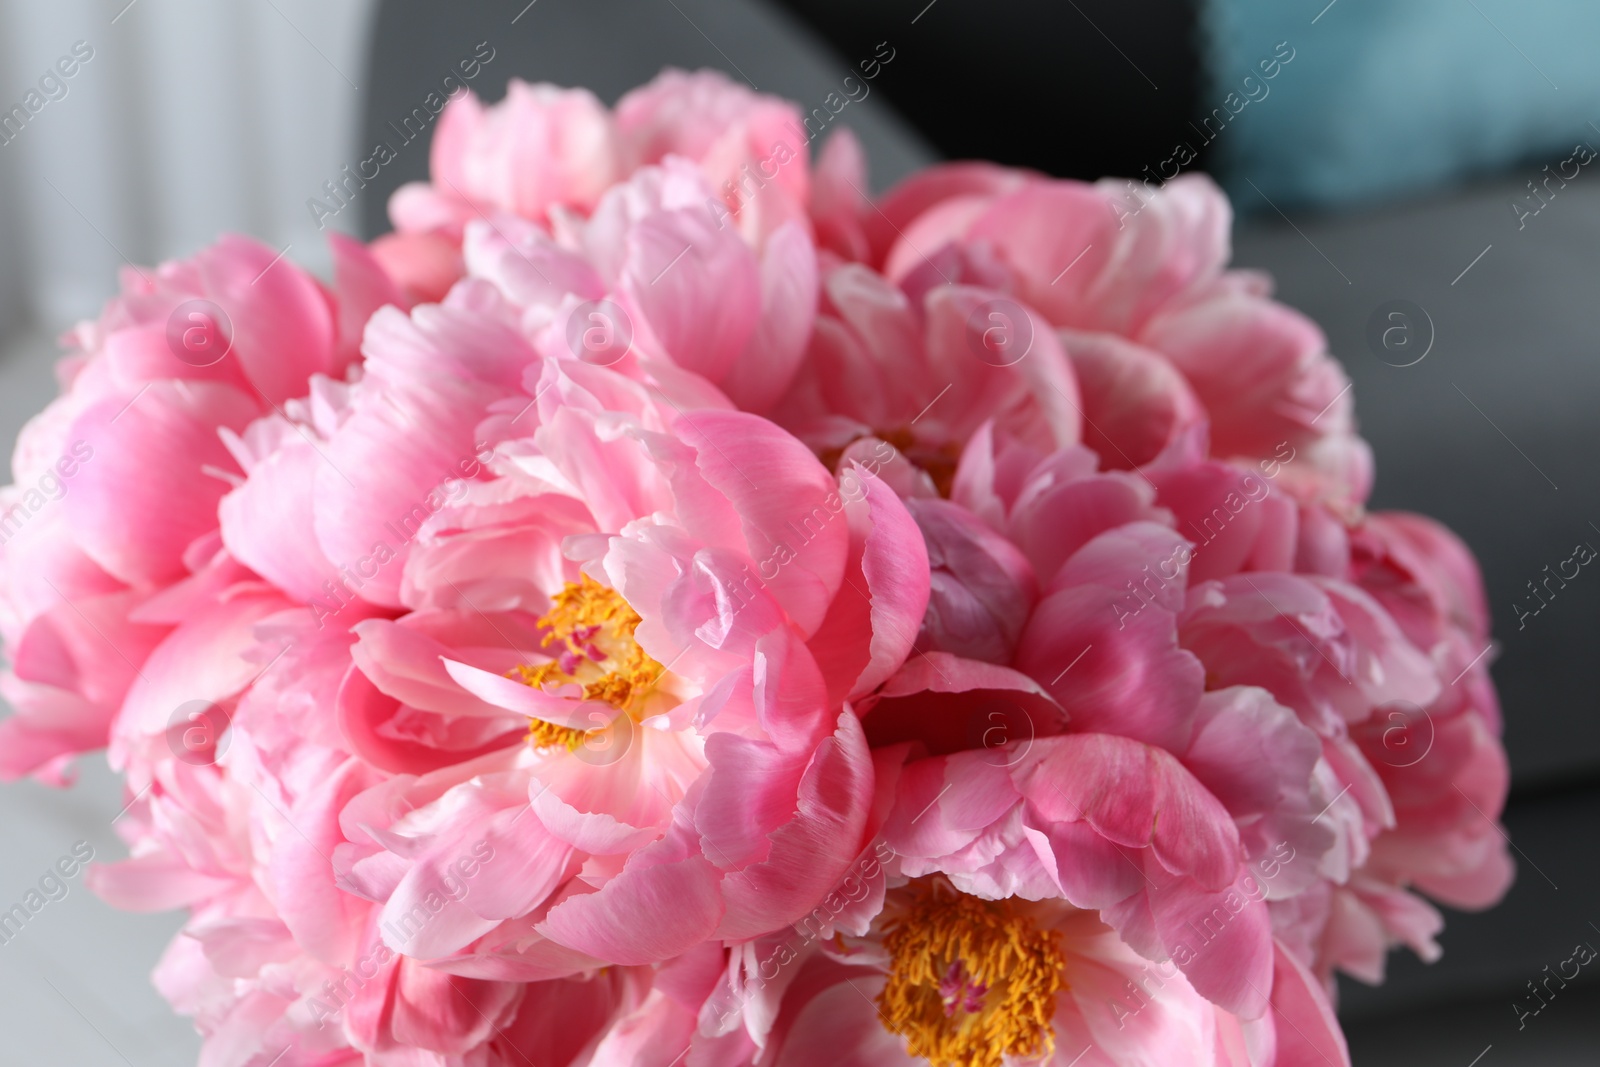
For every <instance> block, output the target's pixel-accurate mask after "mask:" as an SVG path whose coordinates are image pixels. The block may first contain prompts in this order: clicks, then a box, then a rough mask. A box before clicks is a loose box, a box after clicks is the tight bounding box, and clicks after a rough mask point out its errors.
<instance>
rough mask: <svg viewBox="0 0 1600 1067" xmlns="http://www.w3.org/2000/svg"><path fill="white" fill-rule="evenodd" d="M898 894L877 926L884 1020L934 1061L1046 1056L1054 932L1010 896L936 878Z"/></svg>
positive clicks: (1054, 987)
mask: <svg viewBox="0 0 1600 1067" xmlns="http://www.w3.org/2000/svg"><path fill="white" fill-rule="evenodd" d="M896 895H897V896H899V898H900V899H899V900H898V901H897V902H896V903H895V905H894V907H893V910H892V912H891V917H890V918H889V919H888V921H887V922H886V923H885V925H884V936H883V947H884V949H885V950H886V951H887V952H888V953H889V957H890V961H891V962H890V966H889V980H888V982H887V983H886V984H885V985H884V987H883V992H881V993H879V994H878V1010H879V1012H880V1013H881V1015H882V1018H883V1020H884V1026H885V1027H886V1028H887V1029H888V1030H889V1031H890V1032H891V1033H895V1034H900V1035H902V1036H903V1037H905V1039H906V1045H907V1050H908V1051H909V1052H910V1053H911V1054H912V1055H913V1056H921V1057H922V1058H923V1059H926V1060H928V1061H929V1062H930V1063H932V1064H933V1065H934V1067H1000V1063H1001V1061H1002V1058H1003V1057H1005V1056H1008V1055H1009V1056H1017V1057H1024V1058H1027V1057H1034V1056H1048V1055H1049V1054H1050V1053H1051V1052H1052V1051H1053V1050H1054V1049H1055V1027H1054V1026H1053V1025H1052V1023H1051V1018H1052V1016H1054V1014H1055V1006H1056V994H1057V993H1058V992H1059V991H1060V990H1061V988H1062V977H1061V973H1062V967H1063V965H1064V963H1065V959H1064V957H1063V956H1062V952H1061V948H1060V945H1059V943H1058V938H1057V934H1056V932H1055V931H1054V930H1050V929H1043V930H1041V929H1040V928H1039V926H1038V924H1037V923H1035V922H1034V920H1033V919H1032V918H1031V917H1030V916H1029V915H1027V914H1026V913H1025V912H1024V911H1023V910H1022V909H1021V907H1020V906H1019V904H1018V902H1016V901H1014V900H982V899H980V898H978V897H974V896H968V895H967V894H965V893H961V892H958V891H957V890H956V889H955V888H954V887H952V886H951V885H950V883H949V882H947V881H945V880H944V879H942V878H931V879H921V880H918V881H915V882H912V883H911V884H910V885H908V886H906V887H905V889H904V890H902V891H900V893H898V894H896Z"/></svg>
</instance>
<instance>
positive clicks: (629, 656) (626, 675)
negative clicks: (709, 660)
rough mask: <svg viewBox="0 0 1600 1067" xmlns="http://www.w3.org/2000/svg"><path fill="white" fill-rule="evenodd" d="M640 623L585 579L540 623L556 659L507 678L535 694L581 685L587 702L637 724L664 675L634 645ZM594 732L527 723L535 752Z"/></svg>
mask: <svg viewBox="0 0 1600 1067" xmlns="http://www.w3.org/2000/svg"><path fill="white" fill-rule="evenodd" d="M640 621H641V620H640V618H639V613H638V612H636V611H634V610H633V608H632V607H630V606H629V605H628V602H627V601H626V600H624V599H623V598H622V594H620V593H618V592H617V591H616V590H615V589H611V588H608V587H607V586H603V585H601V584H600V583H599V582H597V581H595V580H594V579H593V578H590V577H589V576H588V575H587V574H585V575H583V576H581V577H580V578H579V580H578V581H576V582H568V583H567V584H566V585H565V586H563V587H562V589H561V591H560V592H559V593H557V594H556V595H555V596H554V597H552V598H551V605H550V610H549V611H548V612H547V613H546V614H545V615H544V616H543V617H541V618H540V619H539V626H540V627H542V628H543V629H544V631H545V636H544V641H543V645H544V647H545V648H547V649H551V650H552V651H553V652H554V657H553V658H552V659H551V660H550V661H549V662H547V663H540V664H535V665H528V664H524V665H522V666H519V667H514V668H512V670H511V671H510V673H509V675H508V677H512V678H516V679H517V680H518V681H520V682H522V683H523V684H525V685H530V686H533V687H535V688H537V689H547V688H557V687H562V686H567V685H578V686H580V687H582V691H583V699H584V700H599V701H603V702H605V703H607V704H610V705H611V706H612V707H614V708H616V709H618V710H619V711H622V712H623V713H625V714H628V715H632V716H633V717H634V718H635V719H637V718H639V714H638V713H639V711H640V710H641V708H642V706H643V703H644V701H645V699H646V698H647V697H649V696H650V694H651V693H652V692H654V690H655V685H656V683H657V682H658V681H660V680H661V676H662V675H663V674H664V673H665V669H664V668H663V667H662V666H661V664H659V663H657V662H656V661H655V660H653V659H651V658H650V657H649V656H648V655H646V654H645V651H644V649H642V648H640V647H639V642H638V641H635V640H634V637H633V631H634V629H635V628H636V627H637V626H638V625H639V623H640ZM592 732H593V731H589V730H581V729H578V728H577V727H575V726H562V725H560V724H559V723H553V722H546V721H545V720H543V719H534V718H530V719H529V720H528V742H529V743H530V744H532V745H533V746H534V747H535V748H554V747H556V746H558V745H560V746H565V747H566V748H568V749H576V748H577V747H578V746H579V745H581V744H583V740H584V738H585V737H587V736H589V734H590V733H592Z"/></svg>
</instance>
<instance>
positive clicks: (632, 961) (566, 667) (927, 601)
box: [0, 72, 1512, 1067]
mask: <svg viewBox="0 0 1600 1067" xmlns="http://www.w3.org/2000/svg"><path fill="white" fill-rule="evenodd" d="M807 141H808V139H807V138H806V136H805V131H804V128H803V127H802V125H801V123H800V116H799V114H798V111H797V110H796V109H795V108H794V107H792V106H791V105H789V104H787V103H785V102H783V101H780V100H776V99H773V98H770V97H765V96H759V95H756V94H754V93H752V92H749V91H747V90H745V89H744V88H743V87H741V86H737V85H734V84H732V83H730V82H729V81H727V80H725V79H724V78H722V77H721V76H719V75H715V74H710V73H700V74H685V73H681V72H668V73H666V74H663V75H662V76H661V77H660V78H659V79H657V80H656V81H655V82H653V83H651V84H650V85H648V86H646V87H644V88H642V89H639V90H637V91H636V92H634V93H632V94H630V95H629V96H627V97H626V98H624V99H623V100H622V101H621V103H620V104H619V105H618V106H617V107H616V108H615V110H608V109H606V108H605V107H603V106H602V105H601V104H600V103H599V102H598V101H596V100H595V99H594V98H593V97H592V96H591V95H589V94H588V93H586V92H584V91H581V90H559V89H556V88H553V87H550V86H529V85H524V84H521V83H513V84H512V86H511V89H510V91H509V93H508V95H507V97H506V99H505V101H504V102H503V103H500V104H497V105H494V106H492V107H485V106H483V105H480V104H479V103H478V102H477V101H476V100H474V99H472V98H471V97H470V96H463V97H462V98H460V99H457V100H455V101H454V102H452V104H451V105H450V106H449V108H448V109H447V111H446V112H445V114H444V115H443V116H442V117H441V119H440V122H439V127H438V130H437V133H436V136H435V139H434V144H433V159H432V175H433V177H432V181H431V182H429V183H427V184H418V185H413V186H408V187H406V188H404V189H402V190H401V191H400V192H399V193H398V194H396V196H395V198H394V200H393V202H392V204H391V213H392V215H393V218H394V222H395V225H396V232H395V233H394V234H392V235H390V236H388V237H385V238H382V239H380V240H379V241H377V242H375V243H374V244H373V245H372V246H370V247H367V246H363V245H361V244H359V243H357V242H354V241H350V240H346V239H335V245H334V250H335V253H336V256H335V258H336V262H337V271H336V276H335V278H334V279H333V280H332V282H331V283H324V282H322V281H319V280H317V279H315V278H313V277H311V276H309V275H307V274H305V273H303V272H301V271H300V270H299V269H297V268H296V267H295V266H293V265H292V264H291V263H289V262H283V261H276V260H274V257H273V253H272V250H271V249H269V248H266V247H264V246H261V245H257V244H255V243H253V242H250V241H246V240H243V239H240V238H228V239H225V240H223V241H222V242H221V243H219V244H218V245H215V246H213V247H212V248H210V249H207V250H206V251H204V252H202V253H201V254H200V255H198V256H196V257H194V258H193V259H191V260H188V261H185V262H181V263H173V264H168V265H166V266H163V267H161V268H160V269H159V270H157V271H154V272H152V273H150V274H143V273H138V272H131V273H130V274H129V275H128V276H127V277H126V278H125V279H124V285H123V292H122V295H121V296H119V297H118V298H117V299H115V300H114V301H112V302H111V304H110V305H109V306H108V307H107V309H106V310H105V312H104V313H103V314H102V315H101V317H100V318H99V320H98V321H95V322H92V323H86V324H84V325H82V326H80V327H78V328H77V329H76V330H75V331H73V332H72V333H71V334H69V335H68V337H67V343H68V344H69V345H70V347H71V349H72V352H71V354H70V355H69V356H68V357H67V358H66V359H65V360H64V361H63V363H62V365H61V380H62V383H63V394H62V396H61V397H60V399H58V400H56V401H55V402H54V403H53V404H52V405H51V406H50V407H49V408H48V409H46V410H45V411H44V412H43V413H42V414H41V415H39V416H38V417H37V418H35V419H34V420H33V422H32V423H30V424H29V426H28V428H27V430H26V431H25V433H24V434H23V436H22V439H21V441H20V443H19V445H18V448H17V452H16V456H15V457H14V460H13V473H14V477H15V482H16V485H15V486H14V487H12V488H9V489H6V490H3V491H0V510H5V509H17V510H18V514H19V515H20V516H21V519H24V520H26V522H25V524H24V523H23V522H21V521H19V522H18V523H17V528H16V529H15V531H14V532H13V531H11V530H9V529H8V531H7V532H8V538H7V540H6V541H5V542H4V544H3V545H0V633H3V636H4V639H5V643H6V648H7V650H8V653H9V658H10V666H9V669H8V670H7V672H6V673H5V675H4V677H3V679H0V691H3V693H4V695H5V697H6V698H7V699H8V700H9V701H10V703H11V704H12V705H13V707H14V709H15V711H14V714H13V715H12V717H11V718H9V719H8V720H6V721H5V722H4V723H3V724H0V773H3V774H5V775H6V776H8V777H18V776H22V775H29V774H31V775H36V776H40V777H43V778H46V779H50V780H55V781H63V780H65V779H66V778H67V777H68V776H69V772H70V764H71V761H72V760H73V758H74V757H75V756H77V755H78V754H80V753H83V752H85V751H89V750H93V749H97V748H100V747H106V748H108V750H109V758H110V760H111V762H112V765H113V766H114V767H115V768H117V769H118V770H119V771H120V772H121V773H123V774H124V775H125V777H126V783H127V797H128V800H129V807H128V810H127V813H126V814H125V815H124V816H123V817H122V818H120V819H119V820H118V827H119V830H120V831H121V832H122V833H123V835H124V837H125V838H126V840H127V844H128V848H129V853H130V855H129V857H128V858H127V859H125V860H122V861H120V862H116V863H111V864H108V865H101V866H96V867H93V868H91V870H90V872H89V874H88V879H89V881H90V884H91V885H92V886H93V888H94V889H95V890H96V891H97V892H98V893H100V894H102V895H103V896H105V897H106V898H107V899H109V900H111V901H112V902H114V903H116V904H118V905H121V906H124V907H128V908H143V909H160V908H174V907H183V908H187V909H188V911H189V920H188V923H187V925H186V926H185V928H184V931H183V933H182V934H181V935H180V936H179V937H178V938H177V939H176V940H175V941H174V942H173V944H172V946H171V948H170V949H169V950H168V952H167V954H166V956H165V957H164V958H163V960H162V961H161V963H160V965H159V966H158V967H157V969H156V972H155V980H156V983H157V984H158V986H159V987H160V989H161V991H162V992H163V994H165V995H166V996H167V998H168V999H169V1000H170V1001H171V1002H172V1004H173V1006H174V1007H175V1008H176V1009H177V1010H179V1011H181V1012H184V1013H186V1014H190V1015H192V1016H193V1017H194V1019H195V1022H196V1025H197V1026H198V1027H199V1029H200V1031H201V1033H202V1034H203V1035H204V1037H205V1042H206V1050H205V1062H206V1063H208V1064H214V1065H217V1067H263V1065H265V1064H268V1063H273V1064H278V1065H279V1067H335V1065H344V1064H358V1063H365V1064H371V1065H379V1067H492V1065H512V1064H522V1063H538V1064H540V1065H541V1067H566V1065H612V1064H615V1065H624V1064H629V1065H631V1064H657V1065H659V1067H667V1065H669V1064H677V1063H684V1064H691V1065H694V1064H719V1065H739V1064H746V1065H756V1064H759V1065H764V1067H765V1065H781V1067H812V1065H821V1064H863V1065H865V1064H894V1063H907V1064H916V1063H926V1064H933V1065H935V1067H958V1065H960V1067H998V1065H1001V1064H1016V1063H1023V1062H1027V1063H1049V1064H1056V1065H1058V1067H1065V1065H1067V1064H1075V1065H1081V1067H1099V1065H1113V1064H1115V1065H1124V1064H1151V1065H1155V1064H1160V1065H1163V1067H1171V1065H1179V1064H1182V1065H1223V1064H1227V1065H1253V1067H1270V1065H1280V1067H1298V1065H1302V1064H1307V1065H1314V1064H1324V1063H1347V1062H1348V1055H1347V1053H1346V1051H1345V1046H1344V1040H1343V1037H1342V1035H1341V1033H1340V1031H1339V1027H1338V1024H1337V1022H1336V1021H1335V1019H1334V1015H1333V1011H1332V994H1333V988H1334V987H1333V984H1332V983H1333V977H1334V975H1335V973H1336V972H1343V973H1345V974H1348V975H1352V976H1354V977H1356V978H1359V979H1362V980H1365V981H1369V982H1376V981H1380V980H1381V979H1382V977H1383V967H1384V960H1385V956H1386V954H1387V952H1388V951H1389V949H1390V948H1392V947H1393V946H1395V945H1400V944H1404V945H1408V946H1410V947H1411V948H1412V949H1413V950H1414V951H1416V952H1417V953H1418V954H1420V955H1421V956H1423V957H1424V958H1426V959H1432V958H1434V957H1435V956H1436V955H1437V954H1438V951H1439V949H1438V946H1437V945H1436V943H1435V941H1434V935H1435V934H1436V933H1437V932H1438V930H1439V928H1440V925H1441V918H1440V915H1439V913H1438V912H1437V911H1436V910H1435V908H1434V906H1433V904H1431V903H1429V898H1431V899H1432V900H1434V901H1438V902H1442V903H1444V904H1447V905H1449V906H1452V907H1461V908H1470V907H1483V906H1487V905H1489V904H1491V903H1493V902H1494V901H1495V900H1496V899H1497V898H1498V897H1499V896H1500V895H1501V894H1502V893H1503V892H1504V891H1505V889H1506V887H1507V885H1508V883H1509V881H1510V879H1511V876H1512V868H1511V865H1510V863H1509V861H1508V859H1507V856H1506V851H1505V847H1506V846H1505V840H1504V838H1503V836H1502V834H1501V832H1500V829H1499V827H1498V826H1497V825H1496V823H1495V822H1494V821H1493V820H1494V819H1495V817H1496V816H1497V815H1498V813H1499V811H1500V808H1501V805H1502V803H1503V801H1504V798H1505V792H1506V785H1507V771H1506V763H1505V757H1504V753H1503V751H1502V749H1501V746H1500V744H1499V741H1498V736H1499V732H1500V724H1499V718H1498V709H1497V705H1496V701H1495V693H1494V689H1493V685H1492V683H1491V681H1490V678H1489V675H1488V671H1487V667H1486V666H1485V662H1486V657H1485V655H1484V652H1485V650H1486V649H1487V648H1488V647H1489V644H1490V642H1489V637H1488V633H1487V629H1488V624H1487V613H1486V610H1485V606H1484V600H1483V595H1482V589H1481V583H1480V579H1479V577H1478V574H1477V570H1476V566H1475V564H1474V562H1473V559H1472V557H1471V555H1470V553H1469V552H1468V551H1467V550H1466V549H1465V548H1464V547H1463V546H1462V545H1461V543H1460V542H1458V541H1457V540H1456V539H1455V538H1453V537H1452V536H1451V535H1450V534H1449V533H1448V532H1447V531H1445V530H1443V529H1441V528H1440V527H1439V526H1437V525H1436V524H1434V523H1432V522H1430V521H1428V520H1426V519H1423V518H1420V517H1417V516H1413V515H1407V514H1397V513H1373V512H1368V511H1366V510H1365V509H1364V506H1363V502H1364V500H1365V498H1366V496H1367V491H1368V487H1369V485H1370V482H1371V457H1370V453H1369V451H1368V449H1367V447H1366V445H1365V444H1364V442H1363V441H1362V440H1361V438H1360V437H1359V436H1358V435H1357V433H1356V430H1355V426H1354V421H1353V415H1352V410H1351V400H1350V395H1349V391H1348V382H1347V380H1346V378H1345V377H1344V375H1343V373H1342V371H1341V370H1340V368H1339V365H1338V364H1337V362H1335V361H1334V360H1333V359H1332V358H1331V357H1330V356H1329V355H1328V354H1327V352H1326V348H1325V343H1324V338H1323V336H1322V334H1321V332H1320V331H1319V330H1318V329H1317V328H1316V327H1315V326H1314V325H1313V324H1312V323H1310V322H1309V321H1307V320H1306V319H1305V318H1303V317H1302V316H1300V315H1299V314H1297V313H1295V312H1294V311H1292V310H1290V309H1289V308H1287V307H1284V306H1283V305H1281V304H1278V303H1275V302H1274V301H1273V300H1272V299H1271V297H1270V294H1269V288H1268V283H1267V281H1266V279H1264V278H1262V277H1260V276H1258V275H1255V274H1251V273H1247V272H1241V271H1230V270H1228V269H1226V264H1227V260H1228V256H1229V247H1228V238H1229V228H1230V225H1231V218H1230V213H1229V209H1228V205H1227V203H1226V201H1225V199H1224V198H1223V197H1222V195H1221V194H1220V193H1219V192H1218V191H1217V190H1216V188H1215V187H1214V186H1213V185H1212V184H1211V183H1210V182H1209V181H1207V180H1206V179H1204V178H1201V177H1183V178H1179V179H1177V180H1174V181H1172V182H1170V183H1168V184H1167V185H1166V186H1165V187H1164V188H1162V189H1160V190H1159V191H1156V192H1153V193H1152V194H1151V195H1150V197H1149V200H1148V202H1147V203H1146V205H1145V206H1144V208H1143V209H1142V210H1141V211H1140V212H1139V213H1138V214H1137V215H1132V216H1130V215H1128V213H1126V212H1125V211H1119V210H1118V208H1119V205H1120V200H1119V196H1120V192H1119V189H1118V186H1117V185H1116V183H1114V182H1106V183H1102V184H1098V185H1095V184H1084V183H1080V182H1071V181H1057V180H1052V179H1047V178H1044V177H1041V176H1038V175H1035V174H1031V173H1026V172H1021V171H1016V170H1011V169H1007V168H1002V167H997V166H991V165H987V164H977V163H968V164H953V165H944V166H937V167H934V168H931V169H930V170H927V171H925V172H923V173H921V174H919V175H917V176H915V177H913V178H911V179H910V180H909V181H907V182H905V183H904V184H902V185H901V186H899V187H898V188H897V189H895V190H893V191H892V192H891V193H889V194H888V195H887V196H885V197H884V198H882V199H880V200H877V201H872V200H869V199H868V198H867V196H866V195H865V193H864V192H863V190H865V189H866V188H867V187H868V182H867V177H866V175H865V173H864V168H863V163H862V154H861V152H860V149H859V147H858V146H857V145H856V143H855V142H854V141H853V140H852V139H851V138H850V136H849V134H848V132H847V131H844V130H840V131H838V132H836V133H835V134H834V135H833V136H832V137H831V139H830V140H829V141H828V142H827V145H826V147H825V148H824V149H823V150H822V152H821V153H820V155H819V157H818V158H817V159H816V160H814V161H813V160H812V159H810V157H809V155H808V151H809V145H808V143H807ZM780 157H781V159H782V161H783V163H782V165H781V166H776V169H774V165H772V164H769V163H767V162H766V161H772V160H777V159H779V158H780ZM758 163H760V164H762V166H761V167H760V168H758V169H756V170H753V169H752V167H753V165H754V164H758ZM753 173H759V174H760V175H761V176H762V177H761V180H760V181H759V182H753V181H751V180H749V179H750V176H751V175H752V174H753ZM196 331H198V332H196ZM62 457H75V458H74V460H73V464H72V466H73V470H72V473H71V474H68V473H67V472H66V471H65V470H64V469H60V468H58V466H57V465H58V464H59V463H61V462H63V459H62ZM58 469H60V478H56V477H55V475H54V474H52V472H54V471H57V470H58ZM46 478H49V479H52V482H51V484H54V485H60V486H64V487H65V491H64V492H63V493H62V494H60V498H59V499H55V500H46V499H45V498H44V496H43V495H42V494H40V493H39V492H38V491H37V488H36V487H37V486H38V485H40V484H42V481H41V479H46ZM29 494H32V496H37V497H39V498H40V499H39V500H38V501H31V499H25V498H28V496H29ZM36 505H37V506H36ZM6 514H8V515H9V514H10V512H9V511H6Z"/></svg>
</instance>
